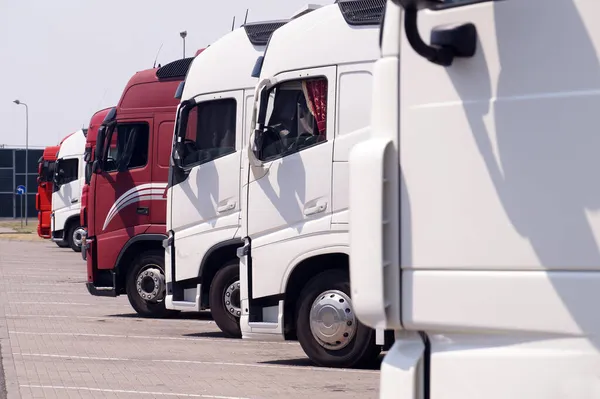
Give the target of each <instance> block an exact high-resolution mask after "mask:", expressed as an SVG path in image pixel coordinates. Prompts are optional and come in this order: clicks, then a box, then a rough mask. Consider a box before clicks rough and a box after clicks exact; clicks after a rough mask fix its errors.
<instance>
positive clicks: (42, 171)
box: [35, 145, 60, 239]
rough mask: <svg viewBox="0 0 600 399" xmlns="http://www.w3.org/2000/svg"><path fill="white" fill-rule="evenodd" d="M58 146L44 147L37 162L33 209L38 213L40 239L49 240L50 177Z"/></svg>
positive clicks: (52, 172) (52, 173)
mask: <svg viewBox="0 0 600 399" xmlns="http://www.w3.org/2000/svg"><path fill="white" fill-rule="evenodd" d="M59 149H60V146H59V145H56V146H51V147H46V148H45V149H44V153H43V154H42V157H41V158H40V159H39V161H38V178H37V184H38V189H37V194H36V195H35V208H36V209H37V211H38V227H37V233H38V235H39V236H40V237H42V238H46V239H49V238H51V232H50V215H51V214H52V187H53V186H52V177H53V176H54V166H55V163H56V156H57V155H58V150H59Z"/></svg>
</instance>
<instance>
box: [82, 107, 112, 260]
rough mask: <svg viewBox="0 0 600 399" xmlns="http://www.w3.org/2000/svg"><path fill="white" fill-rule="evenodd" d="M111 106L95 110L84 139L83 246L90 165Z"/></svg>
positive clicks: (83, 244)
mask: <svg viewBox="0 0 600 399" xmlns="http://www.w3.org/2000/svg"><path fill="white" fill-rule="evenodd" d="M112 108H113V107H111V108H105V109H102V110H100V111H98V112H96V113H95V114H94V115H93V116H92V119H91V120H90V125H89V126H88V132H87V135H86V141H85V153H84V156H83V161H84V162H85V164H84V184H83V188H82V189H81V210H80V213H79V218H80V219H79V224H80V225H81V227H82V229H83V230H84V232H83V237H82V244H81V245H82V247H83V248H85V240H86V237H87V215H88V201H89V190H90V183H91V181H92V166H93V162H94V152H95V150H96V142H97V140H98V131H99V130H100V127H101V126H102V122H103V121H104V118H106V116H107V115H108V113H109V112H110V110H111V109H112ZM82 256H83V260H86V251H82Z"/></svg>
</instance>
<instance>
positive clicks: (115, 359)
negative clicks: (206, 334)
mask: <svg viewBox="0 0 600 399" xmlns="http://www.w3.org/2000/svg"><path fill="white" fill-rule="evenodd" d="M13 355H14V356H23V357H27V356H29V357H47V358H54V359H69V360H95V361H109V362H148V361H150V362H154V363H173V364H198V365H203V366H230V367H244V368H245V367H254V368H262V369H284V370H307V371H318V372H323V371H324V372H327V371H329V372H340V371H342V372H345V373H359V374H377V373H379V371H378V370H354V369H341V368H339V369H335V368H325V367H311V366H308V367H307V366H286V365H277V364H257V363H232V362H203V361H199V360H173V359H167V360H165V359H150V360H148V359H127V358H120V357H95V356H71V355H52V354H47V353H20V352H13Z"/></svg>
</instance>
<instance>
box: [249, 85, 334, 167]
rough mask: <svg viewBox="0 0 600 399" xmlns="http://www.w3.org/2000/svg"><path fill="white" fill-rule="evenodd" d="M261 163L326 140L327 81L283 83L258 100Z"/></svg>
mask: <svg viewBox="0 0 600 399" xmlns="http://www.w3.org/2000/svg"><path fill="white" fill-rule="evenodd" d="M261 101H262V106H261V108H263V107H266V108H264V109H263V110H262V112H261V113H263V112H264V113H265V115H264V120H265V121H266V124H265V127H264V129H263V131H262V133H261V135H260V138H259V142H260V143H259V146H260V155H259V156H260V159H261V160H263V161H268V160H272V159H275V158H279V157H282V156H285V155H289V154H293V153H295V152H298V151H302V150H303V149H305V148H308V147H311V146H313V145H315V144H319V143H322V142H324V141H326V139H327V79H325V78H321V79H311V80H302V81H292V82H285V83H282V84H281V85H278V86H275V87H274V88H273V89H271V90H270V91H269V93H268V94H267V95H266V98H263V99H261Z"/></svg>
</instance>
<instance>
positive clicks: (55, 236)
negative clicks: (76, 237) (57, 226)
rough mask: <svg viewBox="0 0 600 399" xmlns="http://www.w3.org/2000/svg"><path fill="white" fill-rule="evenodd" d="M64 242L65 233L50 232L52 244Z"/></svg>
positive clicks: (61, 231)
mask: <svg viewBox="0 0 600 399" xmlns="http://www.w3.org/2000/svg"><path fill="white" fill-rule="evenodd" d="M64 240H65V232H64V231H63V230H60V231H53V232H52V242H62V241H64Z"/></svg>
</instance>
